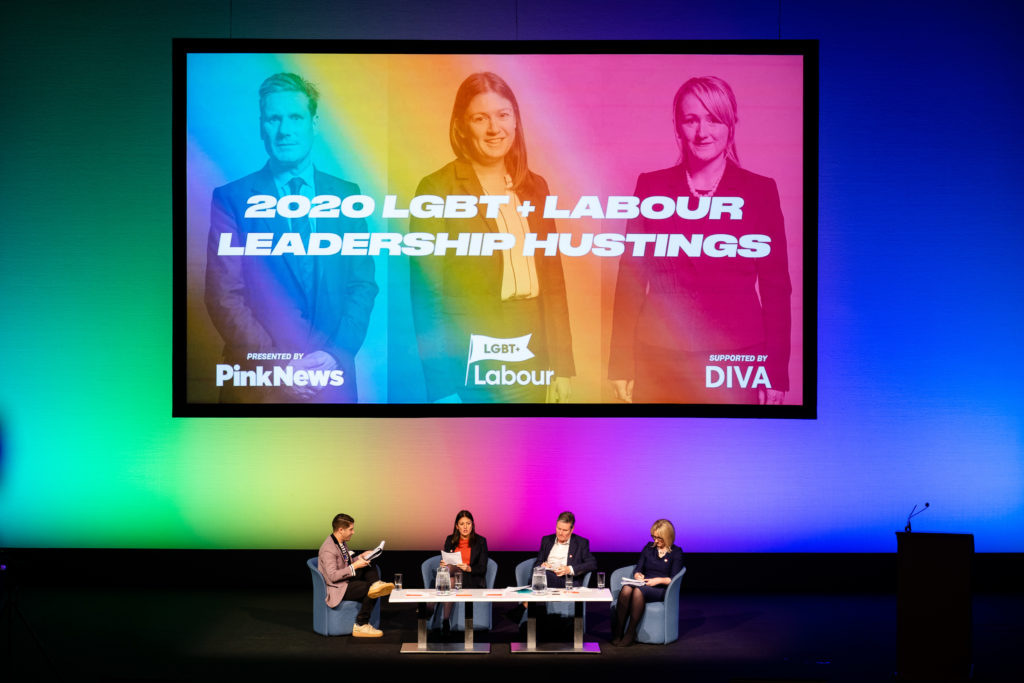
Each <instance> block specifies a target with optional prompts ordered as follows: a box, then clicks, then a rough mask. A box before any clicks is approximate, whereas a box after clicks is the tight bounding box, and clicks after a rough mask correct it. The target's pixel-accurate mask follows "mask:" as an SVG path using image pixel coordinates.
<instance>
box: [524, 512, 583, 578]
mask: <svg viewBox="0 0 1024 683" xmlns="http://www.w3.org/2000/svg"><path fill="white" fill-rule="evenodd" d="M575 526H576V516H575V515H574V514H572V513H571V512H569V511H568V510H566V511H565V512H563V513H562V514H560V515H558V522H557V523H556V524H555V533H553V534H549V535H548V536H545V537H544V538H542V539H540V552H538V553H537V564H538V565H540V566H541V567H544V568H545V569H547V570H548V587H550V588H564V587H565V575H566V574H571V575H572V576H579V577H582V576H583V575H584V574H586V573H587V572H592V571H594V570H595V569H597V560H595V559H594V556H593V555H591V554H590V541H588V540H587V539H585V538H583V537H582V536H577V535H575V534H573V532H572V530H573V528H574V527H575Z"/></svg>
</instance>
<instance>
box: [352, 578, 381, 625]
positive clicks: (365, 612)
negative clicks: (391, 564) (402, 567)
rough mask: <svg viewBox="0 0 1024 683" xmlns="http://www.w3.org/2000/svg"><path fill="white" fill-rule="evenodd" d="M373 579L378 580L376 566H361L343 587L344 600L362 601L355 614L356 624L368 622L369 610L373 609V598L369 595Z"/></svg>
mask: <svg viewBox="0 0 1024 683" xmlns="http://www.w3.org/2000/svg"><path fill="white" fill-rule="evenodd" d="M375 581H380V572H378V571H377V568H376V567H372V566H371V567H361V568H359V569H357V570H356V573H355V576H353V577H352V578H351V579H349V580H348V588H346V589H345V597H344V599H345V600H351V601H352V602H360V601H362V603H363V604H362V606H361V607H360V608H359V614H357V615H356V625H358V626H363V625H364V624H368V623H370V611H371V610H373V598H371V597H370V596H369V592H370V586H372V585H373V583H374V582H375Z"/></svg>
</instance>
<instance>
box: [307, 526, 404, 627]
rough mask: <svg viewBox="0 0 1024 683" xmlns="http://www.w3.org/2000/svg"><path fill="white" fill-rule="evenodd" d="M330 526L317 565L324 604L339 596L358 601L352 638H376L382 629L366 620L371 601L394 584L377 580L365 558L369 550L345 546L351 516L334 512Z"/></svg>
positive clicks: (351, 530)
mask: <svg viewBox="0 0 1024 683" xmlns="http://www.w3.org/2000/svg"><path fill="white" fill-rule="evenodd" d="M331 526H332V528H333V529H334V530H333V531H332V532H331V535H330V536H328V537H327V540H325V541H324V542H323V544H322V545H321V546H320V552H319V554H318V555H317V569H319V570H320V573H321V574H322V575H323V577H324V581H325V582H326V583H327V606H328V607H337V606H338V604H339V603H340V602H341V601H342V600H352V601H354V602H360V603H362V605H361V607H360V609H359V614H357V615H356V623H355V626H354V627H353V628H352V635H353V636H355V637H356V638H380V637H381V636H382V635H384V633H383V632H382V631H381V630H380V629H377V628H374V627H373V624H371V623H370V611H371V610H372V609H373V601H374V600H376V599H377V598H379V597H383V596H385V595H388V594H390V593H391V591H393V590H394V589H395V584H393V583H384V582H383V581H381V580H380V572H378V571H377V568H376V567H371V566H370V563H369V561H368V560H367V559H366V558H367V557H368V556H369V555H370V553H371V552H373V551H371V550H367V551H366V552H363V553H360V554H356V553H354V552H352V551H351V550H349V549H348V541H349V540H350V539H351V538H352V534H354V533H355V531H356V524H355V520H354V519H352V517H350V516H349V515H346V514H339V515H335V516H334V519H333V520H332V522H331Z"/></svg>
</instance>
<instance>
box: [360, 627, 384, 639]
mask: <svg viewBox="0 0 1024 683" xmlns="http://www.w3.org/2000/svg"><path fill="white" fill-rule="evenodd" d="M352 635H353V636H354V637H355V638H380V637H381V636H382V635H384V631H381V630H380V629H379V628H374V627H373V625H372V624H363V625H362V626H360V625H359V624H356V625H355V626H353V627H352Z"/></svg>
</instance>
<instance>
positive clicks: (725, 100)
mask: <svg viewBox="0 0 1024 683" xmlns="http://www.w3.org/2000/svg"><path fill="white" fill-rule="evenodd" d="M687 95H693V96H694V97H696V98H697V99H698V100H699V101H700V103H701V104H702V105H704V108H705V109H707V110H708V111H709V112H710V113H711V114H712V115H713V116H714V117H715V118H717V119H718V120H719V121H721V122H722V123H724V124H725V125H726V126H727V127H728V128H729V142H728V144H727V145H726V147H725V157H726V158H727V159H729V161H731V162H732V163H734V164H736V165H737V166H739V165H740V158H739V155H738V154H737V153H736V123H737V122H738V121H739V117H737V115H736V95H734V94H733V92H732V88H730V87H729V84H728V83H726V82H725V81H723V80H722V79H721V78H719V77H717V76H700V77H697V78H691V79H690V80H688V81H686V82H685V83H683V84H682V86H680V88H679V90H677V91H676V96H675V98H673V100H672V119H673V121H674V123H675V127H676V138H678V140H679V151H680V156H681V159H680V160H681V161H682V162H683V164H684V165H686V164H689V161H690V159H689V150H687V148H686V143H685V137H684V135H683V120H682V116H681V114H682V107H683V98H684V97H686V96H687ZM665 521H667V520H665ZM669 526H671V524H669Z"/></svg>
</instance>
